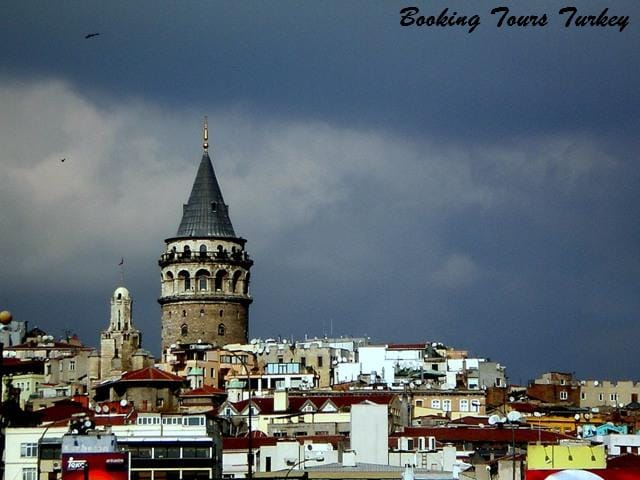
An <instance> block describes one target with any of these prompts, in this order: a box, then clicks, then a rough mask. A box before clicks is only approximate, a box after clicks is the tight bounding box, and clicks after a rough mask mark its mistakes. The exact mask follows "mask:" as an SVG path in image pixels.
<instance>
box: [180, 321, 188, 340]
mask: <svg viewBox="0 0 640 480" xmlns="http://www.w3.org/2000/svg"><path fill="white" fill-rule="evenodd" d="M188 334H189V327H188V326H187V324H186V323H183V324H182V326H181V327H180V335H182V336H183V337H186V336H187V335H188Z"/></svg>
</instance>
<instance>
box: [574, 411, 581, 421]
mask: <svg viewBox="0 0 640 480" xmlns="http://www.w3.org/2000/svg"><path fill="white" fill-rule="evenodd" d="M573 418H574V419H575V420H576V421H578V420H580V414H579V413H576V414H575V415H574V416H573Z"/></svg>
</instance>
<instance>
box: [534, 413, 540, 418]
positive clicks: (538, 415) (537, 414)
mask: <svg viewBox="0 0 640 480" xmlns="http://www.w3.org/2000/svg"><path fill="white" fill-rule="evenodd" d="M533 416H534V417H538V418H540V417H541V416H542V414H541V413H540V412H533Z"/></svg>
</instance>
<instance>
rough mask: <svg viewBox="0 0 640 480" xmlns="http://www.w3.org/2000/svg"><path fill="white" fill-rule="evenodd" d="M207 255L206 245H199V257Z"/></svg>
mask: <svg viewBox="0 0 640 480" xmlns="http://www.w3.org/2000/svg"><path fill="white" fill-rule="evenodd" d="M206 257H207V246H206V245H204V244H203V245H200V258H206Z"/></svg>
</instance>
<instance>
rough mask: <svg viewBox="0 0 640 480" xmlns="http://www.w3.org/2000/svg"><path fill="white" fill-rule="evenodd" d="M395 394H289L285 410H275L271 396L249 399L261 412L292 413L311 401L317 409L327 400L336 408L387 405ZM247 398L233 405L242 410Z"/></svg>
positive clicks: (239, 410)
mask: <svg viewBox="0 0 640 480" xmlns="http://www.w3.org/2000/svg"><path fill="white" fill-rule="evenodd" d="M394 398H395V395H366V394H361V395H320V396H309V397H304V396H291V397H289V408H288V409H287V411H286V412H275V411H274V407H273V397H268V398H263V397H254V398H253V399H252V400H251V401H252V403H253V404H254V405H255V406H256V407H257V408H258V410H259V411H260V413H261V414H273V413H293V412H300V411H301V409H302V407H303V405H305V404H306V403H308V402H309V403H312V404H313V405H314V406H315V408H316V410H317V411H320V409H322V407H323V406H325V405H326V404H327V403H328V402H331V403H332V404H333V405H335V406H336V408H337V409H338V410H340V409H343V408H346V407H350V406H351V405H355V404H358V403H363V402H366V401H369V402H372V403H377V404H380V405H388V404H389V403H391V402H392V401H393V399H394ZM247 403H248V400H242V401H240V402H237V403H234V404H233V406H234V408H235V409H236V410H237V411H238V412H242V411H243V410H244V409H245V408H246V406H247Z"/></svg>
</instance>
